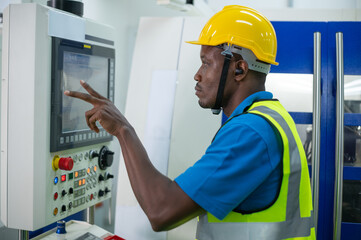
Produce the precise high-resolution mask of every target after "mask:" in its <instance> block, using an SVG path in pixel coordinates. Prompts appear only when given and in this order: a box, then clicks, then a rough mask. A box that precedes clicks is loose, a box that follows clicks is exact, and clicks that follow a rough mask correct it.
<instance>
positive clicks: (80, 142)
mask: <svg viewBox="0 0 361 240" xmlns="http://www.w3.org/2000/svg"><path fill="white" fill-rule="evenodd" d="M114 77H115V49H114V48H113V47H112V46H109V47H104V46H99V45H93V44H89V43H82V42H75V41H71V40H67V39H61V38H53V39H52V71H51V81H52V83H51V121H50V125H51V126H50V128H51V132H50V152H56V151H59V150H66V149H72V148H77V147H83V146H89V145H93V144H98V143H103V142H108V141H111V140H112V139H113V137H112V136H111V135H110V134H109V133H107V132H106V131H105V130H104V129H103V128H102V127H101V126H100V125H99V124H98V125H97V126H98V128H99V132H97V133H96V132H94V131H92V130H90V129H89V127H88V125H87V123H86V119H85V113H86V112H87V111H89V110H91V109H92V108H93V106H92V105H91V104H89V103H87V102H84V101H83V100H80V99H76V98H72V97H69V96H65V95H64V91H65V90H70V91H78V92H84V93H86V90H85V89H84V88H83V87H82V86H81V85H80V80H83V81H85V82H87V83H88V84H89V85H90V86H91V87H92V88H93V89H94V90H95V91H97V92H98V93H99V94H101V95H103V96H104V97H106V98H108V99H109V100H110V101H112V102H113V101H114Z"/></svg>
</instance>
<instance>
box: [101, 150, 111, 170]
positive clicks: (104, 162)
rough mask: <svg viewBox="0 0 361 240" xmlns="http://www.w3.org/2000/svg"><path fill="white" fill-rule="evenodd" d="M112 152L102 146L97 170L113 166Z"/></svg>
mask: <svg viewBox="0 0 361 240" xmlns="http://www.w3.org/2000/svg"><path fill="white" fill-rule="evenodd" d="M113 157H114V152H112V151H110V150H109V149H108V147H106V146H103V147H102V148H101V149H100V152H99V162H98V163H99V168H100V169H101V170H105V169H106V168H107V167H110V166H111V165H112V164H113Z"/></svg>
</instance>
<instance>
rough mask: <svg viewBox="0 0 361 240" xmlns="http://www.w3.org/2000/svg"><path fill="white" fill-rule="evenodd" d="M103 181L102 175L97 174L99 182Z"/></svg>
mask: <svg viewBox="0 0 361 240" xmlns="http://www.w3.org/2000/svg"><path fill="white" fill-rule="evenodd" d="M101 181H104V177H103V175H101V174H99V182H101Z"/></svg>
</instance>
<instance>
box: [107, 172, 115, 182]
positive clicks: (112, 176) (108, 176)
mask: <svg viewBox="0 0 361 240" xmlns="http://www.w3.org/2000/svg"><path fill="white" fill-rule="evenodd" d="M106 178H107V179H106V180H108V179H110V178H114V175H112V174H110V173H108V174H107V177H106Z"/></svg>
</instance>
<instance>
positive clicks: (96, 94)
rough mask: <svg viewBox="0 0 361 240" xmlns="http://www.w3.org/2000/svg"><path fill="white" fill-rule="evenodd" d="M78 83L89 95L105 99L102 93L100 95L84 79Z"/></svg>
mask: <svg viewBox="0 0 361 240" xmlns="http://www.w3.org/2000/svg"><path fill="white" fill-rule="evenodd" d="M80 85H81V86H82V87H83V88H84V89H85V90H86V91H87V92H88V93H89V94H90V95H91V96H94V97H96V98H99V99H106V98H105V97H103V96H102V95H100V94H99V93H98V92H97V91H95V90H94V89H93V88H92V87H91V86H90V85H89V84H88V83H86V82H85V81H84V80H80Z"/></svg>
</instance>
